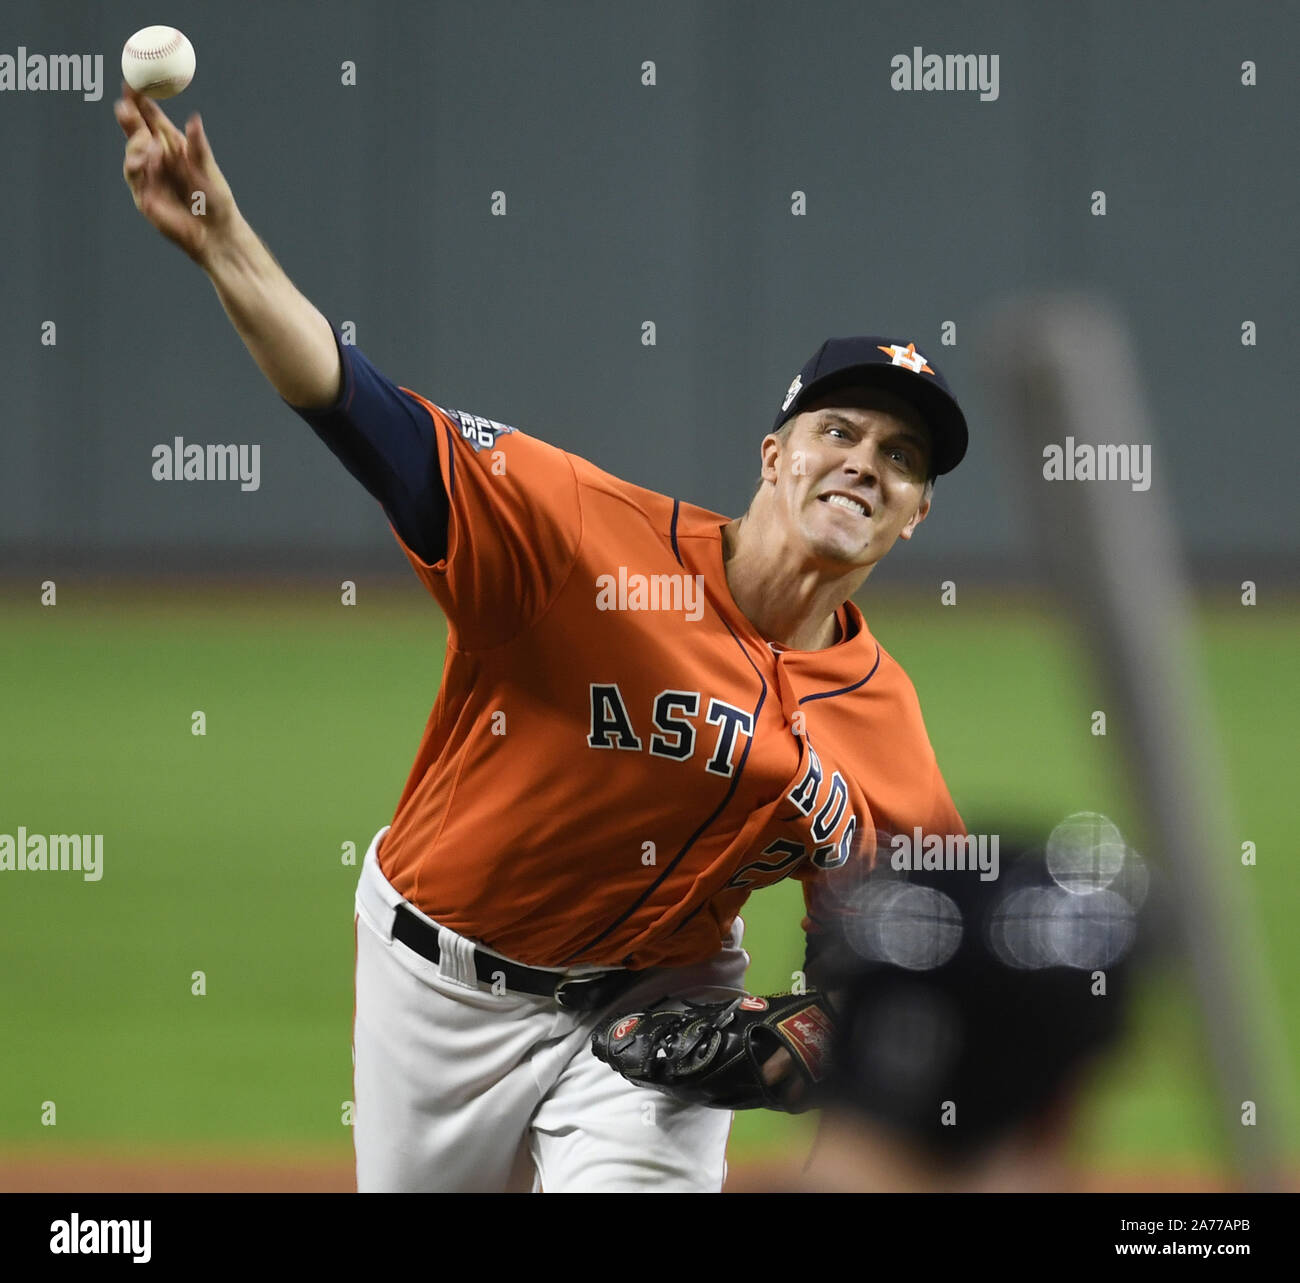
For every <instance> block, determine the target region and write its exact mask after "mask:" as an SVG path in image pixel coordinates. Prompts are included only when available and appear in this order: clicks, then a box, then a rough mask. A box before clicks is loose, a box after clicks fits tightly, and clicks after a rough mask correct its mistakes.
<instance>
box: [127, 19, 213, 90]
mask: <svg viewBox="0 0 1300 1283" xmlns="http://www.w3.org/2000/svg"><path fill="white" fill-rule="evenodd" d="M194 65H195V57H194V46H193V45H192V44H190V42H189V40H188V39H187V38H186V36H185V35H184V33H183V32H180V31H177V30H176V28H175V27H142V28H141V29H140V30H139V31H137V32H136V33H135V35H133V36H132V37H131V39H130V40H128V41H127V42H126V44H125V45H124V46H123V48H122V77H123V79H124V80H125V81H126V83H127V84H128V85H130V86H131V88H132V89H134V90H136V91H137V92H139V93H142V94H144V95H146V96H147V97H149V98H174V97H175V96H176V95H177V94H178V93H180V92H181V90H182V89H184V88H185V87H186V85H188V84H189V83H190V81H191V80H193V79H194Z"/></svg>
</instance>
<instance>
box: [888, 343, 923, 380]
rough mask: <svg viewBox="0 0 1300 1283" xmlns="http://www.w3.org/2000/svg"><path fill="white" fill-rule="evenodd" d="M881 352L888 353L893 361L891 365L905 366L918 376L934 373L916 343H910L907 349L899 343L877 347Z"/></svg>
mask: <svg viewBox="0 0 1300 1283" xmlns="http://www.w3.org/2000/svg"><path fill="white" fill-rule="evenodd" d="M876 346H877V347H878V348H879V349H880V351H882V352H885V353H887V354H888V355H889V356H890V358H891V360H890V364H891V365H905V366H907V368H908V369H909V370H915V371H916V372H917V373H918V374H933V373H934V371H933V370H932V369H930V367H929V366H928V365H927V364H926V362H925V357H923V356H922V355H921V354H920V353H919V352H918V351H917V350H916V344H915V343H909V344H908V345H907V346H906V347H899V346H898V344H897V343H891V344H889V346H888V347H886V346H884V345H883V344H877V345H876Z"/></svg>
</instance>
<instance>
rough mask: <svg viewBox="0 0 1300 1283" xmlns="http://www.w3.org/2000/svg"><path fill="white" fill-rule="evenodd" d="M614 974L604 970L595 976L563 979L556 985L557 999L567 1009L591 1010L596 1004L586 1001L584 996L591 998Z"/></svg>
mask: <svg viewBox="0 0 1300 1283" xmlns="http://www.w3.org/2000/svg"><path fill="white" fill-rule="evenodd" d="M612 974H614V973H613V972H609V971H602V972H600V973H599V974H598V975H594V976H574V977H572V978H571V979H569V980H561V981H560V983H559V984H557V985H556V986H555V1001H556V1003H558V1004H559V1006H561V1007H562V1008H563V1009H564V1010H565V1011H586V1010H589V1009H590V1007H592V1006H594V1005H595V1004H594V1003H593V1002H591V1001H587V1002H584V1001H583V998H584V997H586V998H587V999H590V998H591V996H592V994H593V992H597V991H598V990H599V988H600V986H601V985H603V984H606V983H608V981H609V977H610V976H611V975H612ZM593 987H594V988H593ZM574 991H576V992H574Z"/></svg>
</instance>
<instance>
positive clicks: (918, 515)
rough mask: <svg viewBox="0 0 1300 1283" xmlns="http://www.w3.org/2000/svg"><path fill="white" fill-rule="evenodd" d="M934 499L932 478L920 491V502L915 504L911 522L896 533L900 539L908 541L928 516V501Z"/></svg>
mask: <svg viewBox="0 0 1300 1283" xmlns="http://www.w3.org/2000/svg"><path fill="white" fill-rule="evenodd" d="M933 498H934V478H933V477H931V478H930V479H929V480H928V481H927V482H926V483H925V489H924V490H922V491H921V502H920V503H919V504H917V506H916V511H915V512H914V513H913V514H912V517H911V520H909V521H908V523H907V525H905V526H904V527H903V528H902V530H900V531H899V532H898V537H899V538H900V539H910V538H911V537H912V532H913V531H914V530H915V529H916V528H917V526H919V525H920V524H921V522H923V521H924V520H925V519H926V517H928V516H929V515H930V501H931V499H933Z"/></svg>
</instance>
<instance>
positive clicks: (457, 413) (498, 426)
mask: <svg viewBox="0 0 1300 1283" xmlns="http://www.w3.org/2000/svg"><path fill="white" fill-rule="evenodd" d="M445 413H446V414H447V415H448V417H449V418H451V419H452V420H453V422H455V423H458V424H459V425H460V435H461V436H462V437H463V438H464V439H465V441H466V442H467V443H468V444H469V445H471V446H472V447H473V448H474V452H475V453H476V454H477V453H478V452H479V451H480V450H490V449H492V447H493V446H494V445H496V443H497V438H498V437H503V436H505V434H506V433H507V432H513V431H514V428H512V427H510V426H509V425H508V424H505V423H498V422H497V421H496V420H495V419H485V418H484V417H483V416H482V415H481V414H471V413H470V412H469V411H468V410H447V411H446V412H445Z"/></svg>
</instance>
